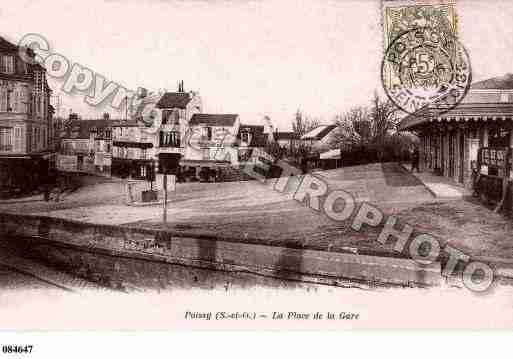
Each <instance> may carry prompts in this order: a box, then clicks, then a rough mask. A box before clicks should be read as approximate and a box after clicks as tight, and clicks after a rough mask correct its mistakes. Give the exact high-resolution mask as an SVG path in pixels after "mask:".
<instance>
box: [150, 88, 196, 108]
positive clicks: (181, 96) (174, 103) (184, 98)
mask: <svg viewBox="0 0 513 359" xmlns="http://www.w3.org/2000/svg"><path fill="white" fill-rule="evenodd" d="M191 100H192V97H191V94H190V93H188V92H166V93H165V94H163V95H162V97H161V98H160V100H159V101H158V103H157V107H158V108H180V109H185V108H186V107H187V104H188V103H189V102H190V101H191Z"/></svg>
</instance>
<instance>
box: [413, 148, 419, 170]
mask: <svg viewBox="0 0 513 359" xmlns="http://www.w3.org/2000/svg"><path fill="white" fill-rule="evenodd" d="M419 160H420V153H419V149H418V148H417V146H415V147H414V148H413V153H412V155H411V171H412V172H413V171H414V170H415V169H417V172H420V169H419Z"/></svg>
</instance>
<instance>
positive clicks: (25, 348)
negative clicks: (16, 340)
mask: <svg viewBox="0 0 513 359" xmlns="http://www.w3.org/2000/svg"><path fill="white" fill-rule="evenodd" d="M2 353H4V354H30V353H32V345H2Z"/></svg>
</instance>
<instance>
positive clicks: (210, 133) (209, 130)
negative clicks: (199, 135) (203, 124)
mask: <svg viewBox="0 0 513 359" xmlns="http://www.w3.org/2000/svg"><path fill="white" fill-rule="evenodd" d="M206 131H207V140H209V141H211V140H212V127H207V130H206Z"/></svg>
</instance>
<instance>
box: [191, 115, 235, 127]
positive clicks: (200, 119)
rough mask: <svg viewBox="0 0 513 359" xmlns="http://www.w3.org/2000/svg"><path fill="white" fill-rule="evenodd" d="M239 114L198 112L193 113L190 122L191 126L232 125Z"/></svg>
mask: <svg viewBox="0 0 513 359" xmlns="http://www.w3.org/2000/svg"><path fill="white" fill-rule="evenodd" d="M237 117H239V115H237V114H208V113H196V114H194V115H192V118H191V120H190V122H189V125H190V126H196V125H207V126H220V127H231V126H233V125H234V124H235V121H236V120H237Z"/></svg>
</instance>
